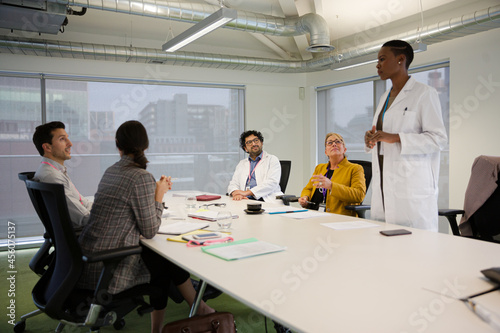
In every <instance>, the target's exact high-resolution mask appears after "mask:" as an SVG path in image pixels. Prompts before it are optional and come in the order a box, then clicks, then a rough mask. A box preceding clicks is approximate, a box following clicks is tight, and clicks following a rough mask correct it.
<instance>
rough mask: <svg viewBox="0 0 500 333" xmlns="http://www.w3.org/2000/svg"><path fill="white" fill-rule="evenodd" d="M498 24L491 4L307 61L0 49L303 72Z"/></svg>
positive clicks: (22, 45) (3, 40) (37, 45)
mask: <svg viewBox="0 0 500 333" xmlns="http://www.w3.org/2000/svg"><path fill="white" fill-rule="evenodd" d="M498 27H500V6H495V7H490V8H487V9H483V10H479V11H476V12H474V13H470V14H467V15H463V16H461V17H457V18H452V19H450V20H446V21H442V22H439V23H436V24H433V25H429V26H427V27H426V28H424V29H423V30H422V31H421V33H420V34H418V33H417V32H414V31H412V32H408V33H406V34H405V35H398V36H393V37H387V38H385V39H384V40H380V41H375V42H372V43H370V44H366V45H363V46H360V47H356V48H352V49H348V50H345V51H343V52H342V53H341V55H342V58H340V56H339V55H340V53H339V54H329V55H327V56H319V57H316V58H314V59H312V60H308V61H280V60H269V59H261V58H250V57H237V56H226V55H220V54H205V53H193V52H176V53H174V54H165V53H164V52H163V51H162V50H160V49H146V48H131V47H124V46H113V45H100V44H86V43H74V42H54V41H47V40H38V39H24V38H18V39H11V38H9V37H7V36H0V52H1V53H11V54H19V55H34V56H48V57H63V58H73V59H75V58H76V59H92V60H106V61H121V62H142V63H159V64H166V65H173V66H198V67H207V68H224V69H234V70H248V71H263V72H276V73H304V72H314V71H322V70H326V69H329V68H331V67H332V65H334V64H336V63H338V62H342V61H346V60H351V59H356V58H357V57H360V56H362V55H366V54H376V53H377V52H378V50H379V48H380V46H381V45H382V44H383V43H384V42H385V41H387V40H390V39H404V40H406V41H408V42H409V43H414V42H415V41H416V40H417V39H420V41H421V42H422V43H425V44H428V45H431V44H434V43H439V42H442V41H446V40H451V39H455V38H458V37H462V36H466V35H471V34H475V33H478V32H482V31H487V30H490V29H495V28H498Z"/></svg>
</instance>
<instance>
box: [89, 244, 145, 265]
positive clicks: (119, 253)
mask: <svg viewBox="0 0 500 333" xmlns="http://www.w3.org/2000/svg"><path fill="white" fill-rule="evenodd" d="M141 252H142V247H141V246H139V245H137V246H127V247H122V248H118V249H110V250H105V251H101V252H97V253H93V254H92V255H90V256H83V261H84V262H86V263H91V262H99V261H110V260H114V259H120V260H121V259H122V258H123V257H127V256H130V255H133V254H140V253H141Z"/></svg>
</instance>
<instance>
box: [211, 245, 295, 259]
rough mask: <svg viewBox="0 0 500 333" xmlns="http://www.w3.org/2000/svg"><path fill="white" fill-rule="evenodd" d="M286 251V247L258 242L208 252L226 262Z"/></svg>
mask: <svg viewBox="0 0 500 333" xmlns="http://www.w3.org/2000/svg"><path fill="white" fill-rule="evenodd" d="M285 249H286V247H284V246H279V245H276V244H272V243H268V242H264V241H256V242H250V243H244V244H236V245H230V246H224V247H218V248H214V249H210V250H207V252H210V253H211V254H213V255H215V256H217V257H220V258H223V259H226V260H235V259H243V258H249V257H255V256H259V255H262V254H267V253H274V252H279V251H284V250H285Z"/></svg>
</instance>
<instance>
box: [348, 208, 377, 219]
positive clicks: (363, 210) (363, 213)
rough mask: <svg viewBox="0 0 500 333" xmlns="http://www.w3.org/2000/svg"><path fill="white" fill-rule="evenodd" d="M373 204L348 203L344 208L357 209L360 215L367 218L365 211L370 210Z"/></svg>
mask: <svg viewBox="0 0 500 333" xmlns="http://www.w3.org/2000/svg"><path fill="white" fill-rule="evenodd" d="M371 207H372V206H370V205H347V206H345V207H344V208H345V209H347V210H352V211H355V212H356V214H358V217H360V218H363V219H364V218H365V212H366V211H367V210H370V209H371Z"/></svg>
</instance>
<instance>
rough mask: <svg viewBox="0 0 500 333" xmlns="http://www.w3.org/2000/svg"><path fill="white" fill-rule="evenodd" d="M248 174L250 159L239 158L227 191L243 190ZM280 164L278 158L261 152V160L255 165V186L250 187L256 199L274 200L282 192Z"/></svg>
mask: <svg viewBox="0 0 500 333" xmlns="http://www.w3.org/2000/svg"><path fill="white" fill-rule="evenodd" d="M249 175H250V161H249V160H248V158H245V159H243V160H241V161H240V162H239V163H238V165H237V166H236V170H235V171H234V174H233V179H231V182H230V183H229V186H228V188H227V193H229V194H231V193H232V192H233V191H235V190H242V191H244V190H245V185H246V182H247V178H248V176H249ZM280 179H281V164H280V161H279V160H278V158H277V157H276V156H274V155H271V154H268V153H266V152H265V151H264V152H263V153H262V160H261V161H260V162H259V164H258V165H257V166H256V167H255V180H256V181H257V186H255V187H253V188H252V193H253V194H254V196H255V198H256V199H260V198H263V199H264V201H266V202H275V201H276V196H277V195H281V194H283V192H281V189H280Z"/></svg>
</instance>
